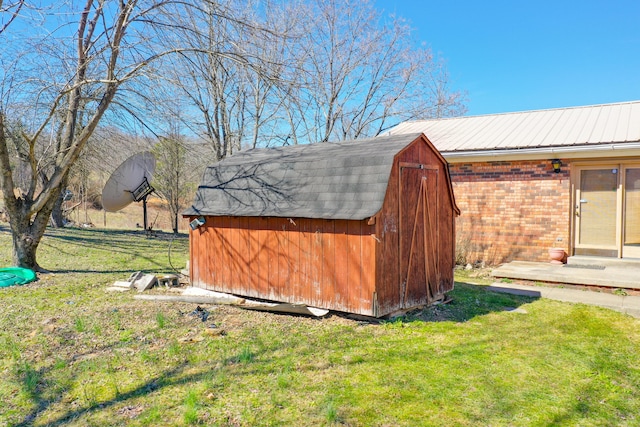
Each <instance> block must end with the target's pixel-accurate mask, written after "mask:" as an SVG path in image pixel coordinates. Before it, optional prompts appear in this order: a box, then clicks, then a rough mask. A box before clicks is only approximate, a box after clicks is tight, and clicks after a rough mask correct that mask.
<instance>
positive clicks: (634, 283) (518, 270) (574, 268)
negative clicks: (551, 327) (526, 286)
mask: <svg viewBox="0 0 640 427" xmlns="http://www.w3.org/2000/svg"><path fill="white" fill-rule="evenodd" d="M572 258H573V257H572ZM569 260H570V261H571V258H569ZM587 261H588V260H584V261H583V262H582V263H579V260H578V261H576V260H574V261H573V262H569V263H568V264H564V265H554V264H549V263H542V262H528V261H512V262H510V263H507V264H503V265H502V266H500V267H498V268H496V269H495V270H493V271H492V272H491V275H492V276H493V277H498V278H509V279H518V280H528V281H533V282H548V283H565V284H571V285H584V286H598V287H607V288H613V289H616V288H620V289H633V290H640V264H638V263H637V262H632V263H625V262H617V263H616V262H614V263H611V264H607V265H602V264H600V263H597V262H595V263H587Z"/></svg>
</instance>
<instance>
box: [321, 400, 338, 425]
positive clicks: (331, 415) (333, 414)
mask: <svg viewBox="0 0 640 427" xmlns="http://www.w3.org/2000/svg"><path fill="white" fill-rule="evenodd" d="M324 418H325V420H327V422H328V423H329V424H333V423H337V422H338V421H339V420H340V417H339V416H338V409H337V408H336V405H335V403H333V401H329V403H327V405H326V406H325V408H324Z"/></svg>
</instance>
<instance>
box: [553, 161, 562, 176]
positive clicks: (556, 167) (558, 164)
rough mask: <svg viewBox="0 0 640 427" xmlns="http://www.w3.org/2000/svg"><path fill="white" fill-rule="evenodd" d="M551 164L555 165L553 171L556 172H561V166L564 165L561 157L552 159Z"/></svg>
mask: <svg viewBox="0 0 640 427" xmlns="http://www.w3.org/2000/svg"><path fill="white" fill-rule="evenodd" d="M551 166H553V171H554V172H555V173H560V167H561V166H562V162H561V161H560V159H553V160H551Z"/></svg>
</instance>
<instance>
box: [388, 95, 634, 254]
mask: <svg viewBox="0 0 640 427" xmlns="http://www.w3.org/2000/svg"><path fill="white" fill-rule="evenodd" d="M414 132H423V133H425V135H426V136H427V137H428V139H429V140H430V141H431V142H432V143H433V144H434V145H435V146H436V148H437V149H438V150H439V151H440V152H441V153H442V155H443V156H444V157H445V159H446V160H447V161H448V162H449V163H450V172H451V179H452V182H453V187H454V193H455V197H456V202H457V204H458V206H459V207H460V210H461V215H460V217H458V219H457V224H456V229H457V232H456V236H457V254H458V257H459V258H465V259H466V261H467V262H475V261H484V262H486V263H488V264H499V263H502V262H507V261H510V260H527V261H546V260H548V249H549V248H551V247H560V248H563V249H564V250H565V251H566V252H567V253H568V255H569V256H571V255H591V256H606V257H617V258H638V257H640V101H633V102H625V103H616V104H606V105H593V106H585V107H574V108H563V109H552V110H541V111H526V112H519V113H506V114H495V115H485V116H472V117H458V118H452V119H439V120H423V121H411V122H404V123H401V124H399V125H398V126H396V127H395V128H393V129H391V130H390V131H389V133H390V134H401V133H414ZM554 165H555V166H554Z"/></svg>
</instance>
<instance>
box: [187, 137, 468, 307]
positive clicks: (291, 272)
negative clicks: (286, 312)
mask: <svg viewBox="0 0 640 427" xmlns="http://www.w3.org/2000/svg"><path fill="white" fill-rule="evenodd" d="M459 213H460V212H459V210H458V208H457V207H456V204H455V200H454V196H453V190H452V187H451V180H450V178H449V171H448V165H447V162H446V161H445V160H444V158H443V157H442V156H441V155H440V153H439V152H438V151H437V150H436V149H435V148H434V146H433V145H432V144H431V142H430V141H429V140H428V139H427V137H426V136H425V135H424V134H413V135H407V134H405V135H394V136H388V137H378V138H374V139H369V140H358V141H353V142H340V143H319V144H311V145H298V146H290V147H281V148H269V149H255V150H248V151H243V152H239V153H237V154H235V155H233V156H232V157H229V158H227V159H224V160H222V161H220V162H219V163H216V164H214V165H212V166H210V167H208V168H207V170H206V172H205V174H204V177H203V182H202V184H201V185H200V186H199V187H198V191H197V194H196V197H195V201H194V203H193V205H192V206H191V208H189V209H188V210H187V211H186V212H185V213H184V215H185V216H187V217H189V219H190V220H191V221H193V220H197V219H200V222H201V223H202V225H201V226H200V227H196V226H197V224H196V223H197V221H195V222H194V228H193V229H191V230H190V275H191V281H192V284H193V285H194V286H198V287H202V288H206V289H210V290H215V291H219V292H228V293H232V294H236V295H242V296H246V297H254V298H260V299H266V300H272V301H279V302H288V303H294V304H306V305H308V306H312V307H318V308H325V309H330V310H335V311H342V312H349V313H357V314H362V315H367V316H375V317H381V316H385V315H389V314H393V313H397V312H401V311H404V310H408V309H411V308H414V307H420V306H424V305H428V304H430V303H432V302H435V301H437V300H439V299H441V298H442V297H443V296H444V293H445V292H447V291H450V290H451V289H453V268H454V251H455V236H454V233H455V226H454V221H455V217H456V216H457V215H459Z"/></svg>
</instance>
